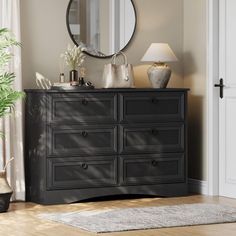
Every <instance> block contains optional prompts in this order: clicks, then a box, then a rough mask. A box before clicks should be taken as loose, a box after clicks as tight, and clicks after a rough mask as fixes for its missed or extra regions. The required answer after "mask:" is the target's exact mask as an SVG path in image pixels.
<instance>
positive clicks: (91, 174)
mask: <svg viewBox="0 0 236 236" xmlns="http://www.w3.org/2000/svg"><path fill="white" fill-rule="evenodd" d="M116 184H117V159H116V158H115V157H96V158H90V159H88V158H87V157H86V158H85V157H84V158H53V159H48V160H47V189H48V190H55V189H72V188H90V187H104V186H114V185H116Z"/></svg>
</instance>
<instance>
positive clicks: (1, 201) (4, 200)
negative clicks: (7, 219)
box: [0, 192, 12, 213]
mask: <svg viewBox="0 0 236 236" xmlns="http://www.w3.org/2000/svg"><path fill="white" fill-rule="evenodd" d="M11 195H12V192H11V193H0V213H2V212H6V211H7V210H8V208H9V203H10V199H11Z"/></svg>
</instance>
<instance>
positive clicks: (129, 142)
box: [25, 89, 188, 204]
mask: <svg viewBox="0 0 236 236" xmlns="http://www.w3.org/2000/svg"><path fill="white" fill-rule="evenodd" d="M187 92H188V90H187V89H95V90H87V91H56V90H48V91H45V90H26V94H27V97H26V112H25V114H26V120H25V168H26V169H25V170H26V192H27V200H28V201H32V202H37V203H41V204H55V203H70V202H76V201H79V200H83V199H89V198H93V197H98V196H108V195H120V194H144V195H158V196H180V195H185V194H186V193H187V138H186V134H187V121H186V114H187Z"/></svg>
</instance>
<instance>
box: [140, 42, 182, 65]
mask: <svg viewBox="0 0 236 236" xmlns="http://www.w3.org/2000/svg"><path fill="white" fill-rule="evenodd" d="M141 61H149V62H171V61H178V58H177V57H176V56H175V54H174V52H173V51H172V50H171V48H170V46H169V45H168V44H167V43H152V44H151V46H150V47H149V48H148V50H147V51H146V53H145V54H144V56H143V58H142V60H141Z"/></svg>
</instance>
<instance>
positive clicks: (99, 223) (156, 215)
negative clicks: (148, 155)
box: [39, 203, 236, 233]
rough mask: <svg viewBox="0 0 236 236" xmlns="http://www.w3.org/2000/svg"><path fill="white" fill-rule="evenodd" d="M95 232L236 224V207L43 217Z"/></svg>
mask: <svg viewBox="0 0 236 236" xmlns="http://www.w3.org/2000/svg"><path fill="white" fill-rule="evenodd" d="M39 217H40V218H42V219H47V220H52V221H56V222H60V223H63V224H67V225H71V226H74V227H78V228H80V229H83V230H88V231H91V232H95V233H107V232H119V231H128V230H141V229H156V228H167V227H179V226H193V225H204V224H219V223H232V222H236V208H233V207H229V206H224V205H219V204H202V203H198V204H184V205H174V206H161V207H142V208H124V209H115V210H104V211H83V212H71V213H59V214H58V213H55V214H54V213H50V214H41V215H40V216H39Z"/></svg>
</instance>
